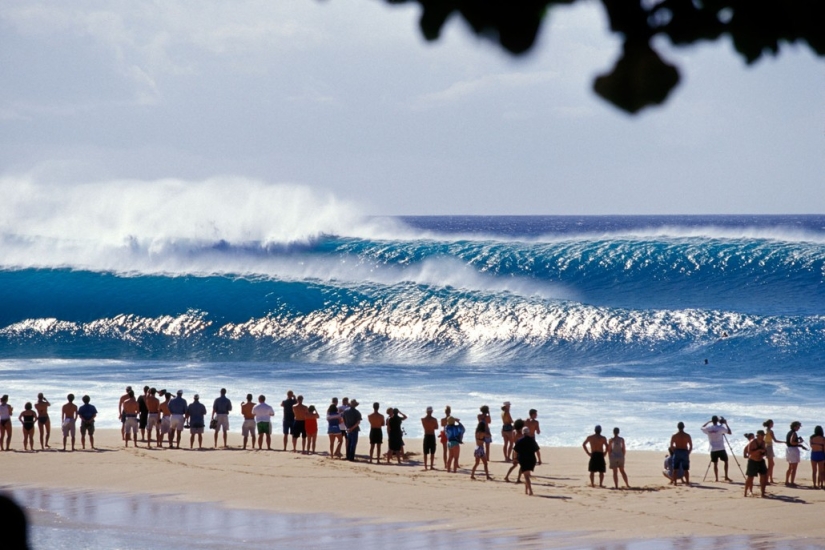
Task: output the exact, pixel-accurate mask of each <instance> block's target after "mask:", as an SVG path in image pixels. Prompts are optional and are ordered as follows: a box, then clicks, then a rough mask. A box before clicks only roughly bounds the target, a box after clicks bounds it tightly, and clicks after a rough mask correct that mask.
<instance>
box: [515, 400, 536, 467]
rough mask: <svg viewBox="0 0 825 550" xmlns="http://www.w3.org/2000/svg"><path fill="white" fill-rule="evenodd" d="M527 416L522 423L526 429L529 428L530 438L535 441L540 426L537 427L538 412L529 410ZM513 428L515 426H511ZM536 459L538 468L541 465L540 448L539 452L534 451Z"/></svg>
mask: <svg viewBox="0 0 825 550" xmlns="http://www.w3.org/2000/svg"><path fill="white" fill-rule="evenodd" d="M528 415H529V418H528V419H527V420H525V421H524V425H525V426H527V427H528V428H530V437H532V438H533V439H536V435H537V434H540V433H541V426H539V421H538V415H539V411H537V410H536V409H530V412H529V413H528ZM513 427H515V424H514V425H513ZM536 457H537V458H538V462H537V463H536V464H538V465H539V466H540V465H541V448H539V450H538V451H536Z"/></svg>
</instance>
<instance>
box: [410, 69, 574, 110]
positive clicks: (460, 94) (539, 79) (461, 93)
mask: <svg viewBox="0 0 825 550" xmlns="http://www.w3.org/2000/svg"><path fill="white" fill-rule="evenodd" d="M557 76H558V74H557V73H556V72H555V71H538V72H511V73H497V74H489V75H484V76H480V77H478V78H473V79H469V80H461V81H458V82H455V83H453V84H451V85H450V86H449V87H447V88H445V89H443V90H439V91H437V92H432V93H429V94H424V95H422V96H420V97H418V98H417V99H416V100H415V102H414V106H415V107H416V108H420V109H425V108H430V107H441V106H444V105H449V104H451V103H455V102H457V101H462V100H464V99H466V98H467V97H469V96H473V95H477V94H481V93H488V92H493V93H497V92H508V91H513V90H515V89H520V88H530V87H535V86H543V85H546V84H547V83H548V82H550V81H552V80H554V79H555V78H556V77H557Z"/></svg>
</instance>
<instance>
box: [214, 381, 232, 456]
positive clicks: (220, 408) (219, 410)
mask: <svg viewBox="0 0 825 550" xmlns="http://www.w3.org/2000/svg"><path fill="white" fill-rule="evenodd" d="M231 411H232V401H230V400H229V398H228V397H226V388H221V396H220V397H218V398H217V399H215V402H214V403H212V420H214V421H215V447H217V446H218V432H219V431H221V430H223V447H224V449H225V448H226V432H228V431H229V413H230V412H231Z"/></svg>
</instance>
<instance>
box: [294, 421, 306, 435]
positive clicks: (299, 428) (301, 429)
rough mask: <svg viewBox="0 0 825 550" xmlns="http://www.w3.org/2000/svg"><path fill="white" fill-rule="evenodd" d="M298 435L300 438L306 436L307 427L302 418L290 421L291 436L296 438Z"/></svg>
mask: <svg viewBox="0 0 825 550" xmlns="http://www.w3.org/2000/svg"><path fill="white" fill-rule="evenodd" d="M298 436H301V439H306V436H307V428H306V424H305V423H304V421H303V420H293V421H292V437H294V438H296V439H297V437H298Z"/></svg>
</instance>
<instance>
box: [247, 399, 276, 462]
mask: <svg viewBox="0 0 825 550" xmlns="http://www.w3.org/2000/svg"><path fill="white" fill-rule="evenodd" d="M252 414H254V415H255V424H256V425H257V426H258V450H261V449H263V442H264V436H266V450H267V451H271V450H272V417H273V416H275V409H273V408H272V407H270V406H269V405H268V404H267V403H266V397H265V396H263V395H259V396H258V404H257V405H255V406H254V407H252ZM254 446H255V445H253V447H254Z"/></svg>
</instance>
